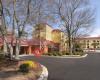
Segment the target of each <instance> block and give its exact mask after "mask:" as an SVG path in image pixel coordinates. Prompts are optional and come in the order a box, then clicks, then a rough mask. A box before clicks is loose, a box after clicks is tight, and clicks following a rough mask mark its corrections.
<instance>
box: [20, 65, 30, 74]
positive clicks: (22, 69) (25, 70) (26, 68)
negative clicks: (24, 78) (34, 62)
mask: <svg viewBox="0 0 100 80" xmlns="http://www.w3.org/2000/svg"><path fill="white" fill-rule="evenodd" d="M29 69H30V67H29V64H21V65H20V66H19V71H20V72H23V73H28V72H29Z"/></svg>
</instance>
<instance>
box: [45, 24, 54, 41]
mask: <svg viewBox="0 0 100 80" xmlns="http://www.w3.org/2000/svg"><path fill="white" fill-rule="evenodd" d="M52 30H53V29H52V28H51V27H50V26H49V25H46V33H45V34H46V40H50V41H52Z"/></svg>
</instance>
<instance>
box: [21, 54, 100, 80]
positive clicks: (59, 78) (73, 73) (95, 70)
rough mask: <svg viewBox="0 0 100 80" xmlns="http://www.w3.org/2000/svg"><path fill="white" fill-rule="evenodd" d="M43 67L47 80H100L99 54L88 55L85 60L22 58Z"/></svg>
mask: <svg viewBox="0 0 100 80" xmlns="http://www.w3.org/2000/svg"><path fill="white" fill-rule="evenodd" d="M22 59H26V60H34V61H37V62H40V63H41V64H43V65H45V66H46V67H47V68H48V71H49V77H48V80H100V54H99V53H89V54H88V56H87V57H86V58H78V59H76V58H73V59H72V58H52V57H39V58H37V57H33V56H26V57H22Z"/></svg>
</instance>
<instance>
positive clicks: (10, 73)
mask: <svg viewBox="0 0 100 80" xmlns="http://www.w3.org/2000/svg"><path fill="white" fill-rule="evenodd" d="M25 62H26V61H15V60H8V59H2V60H1V59H0V80H37V79H38V78H39V77H40V75H41V73H42V67H41V66H40V64H39V63H36V62H34V63H35V65H34V66H35V67H34V68H31V70H29V71H28V72H21V70H20V69H19V68H20V67H19V66H20V65H21V64H23V63H25ZM27 62H30V61H27ZM31 62H32V61H31ZM32 66H33V65H32ZM32 66H31V67H32Z"/></svg>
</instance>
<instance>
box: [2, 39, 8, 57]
mask: <svg viewBox="0 0 100 80" xmlns="http://www.w3.org/2000/svg"><path fill="white" fill-rule="evenodd" d="M3 52H4V55H7V53H8V52H7V44H6V41H5V40H4V42H3Z"/></svg>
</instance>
